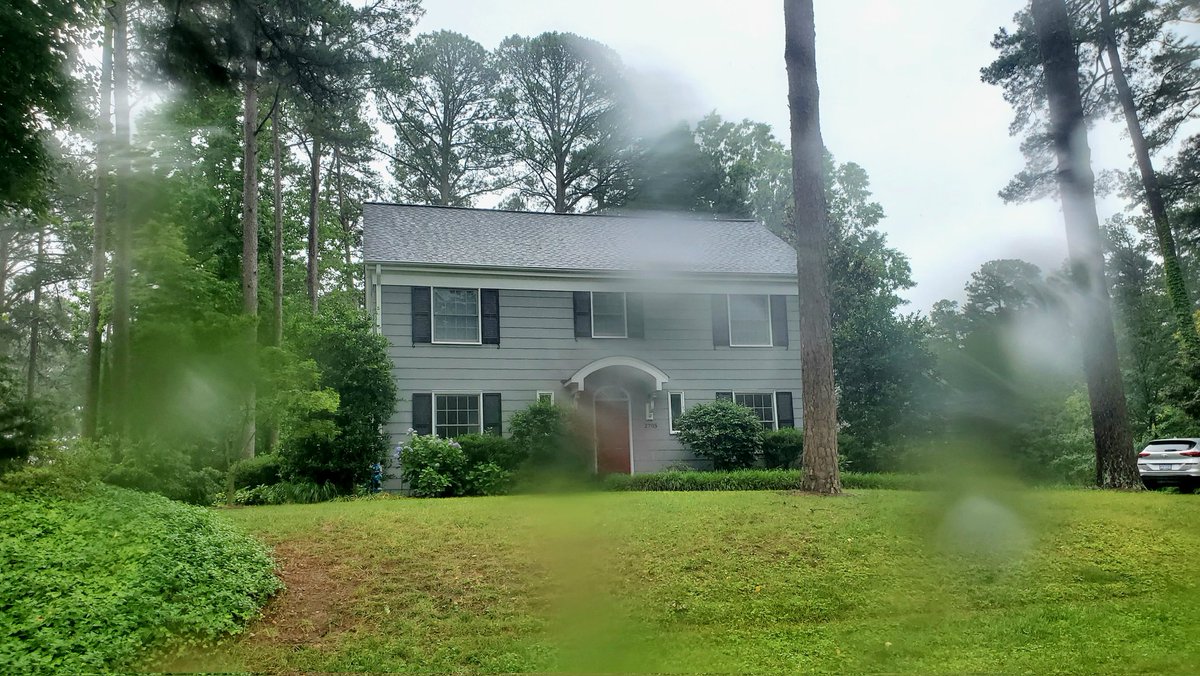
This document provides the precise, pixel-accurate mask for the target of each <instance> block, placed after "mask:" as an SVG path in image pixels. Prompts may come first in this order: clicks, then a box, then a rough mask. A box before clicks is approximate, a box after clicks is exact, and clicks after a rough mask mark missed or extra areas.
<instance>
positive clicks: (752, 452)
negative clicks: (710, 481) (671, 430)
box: [678, 401, 763, 470]
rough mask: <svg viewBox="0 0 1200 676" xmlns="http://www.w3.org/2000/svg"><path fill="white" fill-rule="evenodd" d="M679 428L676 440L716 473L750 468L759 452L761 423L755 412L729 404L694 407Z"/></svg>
mask: <svg viewBox="0 0 1200 676" xmlns="http://www.w3.org/2000/svg"><path fill="white" fill-rule="evenodd" d="M678 425H679V440H680V441H681V442H683V444H684V445H685V446H687V447H688V448H690V449H692V451H693V452H694V453H696V455H699V456H700V457H702V458H708V459H709V460H712V462H713V467H715V468H716V469H718V470H729V469H741V468H744V467H749V466H751V465H752V464H754V460H755V458H756V456H757V455H758V454H759V452H761V451H762V444H763V427H762V422H760V421H759V419H758V416H757V415H755V414H754V411H752V410H750V409H749V408H746V407H745V406H742V405H740V404H735V403H733V402H732V401H715V402H712V403H711V404H699V405H697V406H693V407H692V408H690V409H688V410H687V411H686V412H684V414H683V415H682V416H680V417H679V421H678Z"/></svg>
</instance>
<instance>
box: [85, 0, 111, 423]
mask: <svg viewBox="0 0 1200 676" xmlns="http://www.w3.org/2000/svg"><path fill="white" fill-rule="evenodd" d="M104 16H105V18H104V44H103V45H102V46H101V57H100V82H99V86H100V105H99V111H98V112H97V115H96V138H95V141H94V142H95V144H96V176H95V180H94V183H93V191H94V193H93V200H92V202H93V213H92V271H91V280H90V284H89V286H88V325H87V383H86V385H85V387H86V390H85V392H84V400H83V436H84V438H85V439H95V438H96V434H97V432H98V430H99V426H100V367H101V365H102V364H103V361H104V358H103V355H102V354H101V350H103V347H104V345H103V341H102V340H101V326H100V287H101V286H103V284H104V272H105V267H106V264H107V262H108V261H107V258H106V256H105V246H106V244H105V232H104V229H105V215H106V213H105V212H106V210H107V209H108V144H109V142H110V139H109V135H110V134H111V133H112V129H111V127H110V123H109V117H108V116H109V115H110V113H111V109H112V67H113V64H112V62H113V22H112V16H111V14H110V13H109V12H108V11H107V9H106V11H105V13H104Z"/></svg>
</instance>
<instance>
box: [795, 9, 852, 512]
mask: <svg viewBox="0 0 1200 676" xmlns="http://www.w3.org/2000/svg"><path fill="white" fill-rule="evenodd" d="M783 14H784V24H785V32H784V52H783V56H784V61H785V63H786V64H787V75H788V106H789V108H790V109H791V132H792V191H793V196H794V198H795V201H796V209H795V223H794V229H795V234H796V272H797V275H796V282H797V285H798V288H799V294H800V365H801V372H800V374H801V384H802V386H803V391H802V393H801V399H802V401H803V411H804V458H803V464H804V473H803V476H802V478H801V481H800V488H801V490H806V491H814V492H817V493H823V494H827V495H836V494H838V493H841V492H842V480H841V475H840V473H839V471H838V445H837V428H838V422H837V398H836V396H837V395H836V393H835V392H834V386H833V331H832V328H831V321H832V320H831V317H830V306H829V271H828V266H829V261H828V259H829V251H828V250H829V213H828V207H827V204H826V201H825V181H824V176H823V173H824V162H823V161H822V153H823V151H824V144H823V142H822V141H821V118H820V108H819V98H820V91H819V90H818V87H817V59H816V24H815V19H814V17H813V5H812V0H784V4H783Z"/></svg>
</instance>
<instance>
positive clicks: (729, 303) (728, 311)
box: [725, 293, 775, 347]
mask: <svg viewBox="0 0 1200 676" xmlns="http://www.w3.org/2000/svg"><path fill="white" fill-rule="evenodd" d="M734 296H762V297H763V298H766V299H767V342H765V343H735V342H733V297H734ZM725 322H726V323H727V324H728V325H729V347H775V324H774V318H773V317H772V316H771V294H769V293H727V294H725Z"/></svg>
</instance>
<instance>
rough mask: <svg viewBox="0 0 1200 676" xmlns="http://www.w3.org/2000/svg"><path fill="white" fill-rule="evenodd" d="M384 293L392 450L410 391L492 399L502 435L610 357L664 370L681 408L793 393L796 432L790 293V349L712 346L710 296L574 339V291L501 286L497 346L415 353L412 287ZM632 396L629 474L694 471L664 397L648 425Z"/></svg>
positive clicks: (656, 301)
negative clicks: (608, 332) (497, 396)
mask: <svg viewBox="0 0 1200 676" xmlns="http://www.w3.org/2000/svg"><path fill="white" fill-rule="evenodd" d="M498 286H500V285H498ZM381 288H382V294H381V300H382V303H381V308H382V321H381V324H382V330H383V334H384V335H385V336H386V337H387V338H388V341H389V354H390V356H391V358H392V363H393V365H394V366H393V373H394V374H395V378H396V382H397V389H398V392H399V401H398V402H397V410H396V412H395V415H393V417H392V419H391V422H390V423H389V426H388V431H389V432H390V434H391V435H392V438H393V442H394V443H393V445H394V446H395V445H398V444H400V443H402V441H403V439H404V437H405V435H406V433H407V431H408V429H409V427H411V424H412V403H411V395H412V393H413V392H431V391H432V392H447V393H451V392H470V393H477V392H499V393H501V395H502V409H503V419H504V423H505V431H506V432H507V429H508V427H507V425H508V419H509V416H511V415H512V414H513V413H514V412H516V411H518V410H520V409H522V408H524V407H526V406H528V405H529V404H530V403H532V402H533V401H534V399H535V398H536V393H537V392H538V391H547V390H549V391H553V392H554V393H555V402H556V403H561V404H570V402H571V397H570V395H569V394H568V393H567V392H566V391H565V390H564V389H563V385H562V381H564V380H566V379H567V378H570V377H571V375H572V374H574V373H575V372H576V371H578V370H579V369H580V368H582V367H584V366H586V365H587V364H589V363H591V362H592V361H594V360H596V359H599V358H601V357H607V356H626V357H635V358H638V359H641V360H644V361H646V362H649V363H651V364H653V365H654V366H656V367H658V368H659V369H661V370H663V371H664V372H665V373H666V374H667V375H668V376H669V378H670V380H669V381H668V383H667V384H666V385H665V386H664V388H663V389H664V392H666V391H670V392H684V393H685V394H684V397H685V402H686V406H687V407H691V406H693V405H695V404H699V403H703V402H708V401H712V400H713V399H714V397H715V394H716V392H718V391H730V390H732V391H745V392H768V391H790V392H792V393H793V397H794V402H795V403H794V409H795V411H794V415H795V417H796V421H797V424H799V420H800V405H799V402H800V352H799V349H798V346H799V343H800V338H799V306H798V299H797V298H796V296H794V295H793V296H789V297H788V334H789V341H788V342H789V344H790V347H714V346H713V338H712V308H711V301H710V295H709V294H655V293H647V294H645V296H644V317H645V338H625V339H621V338H612V339H605V338H578V339H577V338H576V337H575V332H574V324H573V301H572V295H571V292H569V291H528V290H513V289H504V288H501V289H500V345H499V346H495V345H436V344H421V345H413V343H412V336H411V328H412V315H411V298H412V295H411V288H410V287H408V286H391V285H385V286H382V287H381ZM731 291H732V292H734V293H737V292H738V290H736V289H731ZM600 373H603V371H601V372H599V373H597V374H596V375H599V374H600ZM589 382H590V380H589ZM630 396H631V408H632V420H631V424H632V428H633V447H634V455H633V465H634V471H635V472H647V471H656V470H661V469H664V468H667V467H669V466H672V465H678V464H681V463H688V464H696V462H697V460H696V458H695V457H694V456H693V455H692V454H691V453H690V452H688V451H687V450H686V449H684V448H682V447H681V446H680V444H679V443H678V442H677V441H676V439H675V437H674V436H672V435H670V433H669V424H668V408H669V403H668V400H667V396H666V395H665V394H660V395H658V398H657V400H656V413H655V418H656V420H655V421H653V422H648V421H646V420H645V419H644V418H645V409H646V395H645V392H642V391H636V392H630ZM392 485H393V487H396V486H398V484H395V483H394V484H392Z"/></svg>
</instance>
